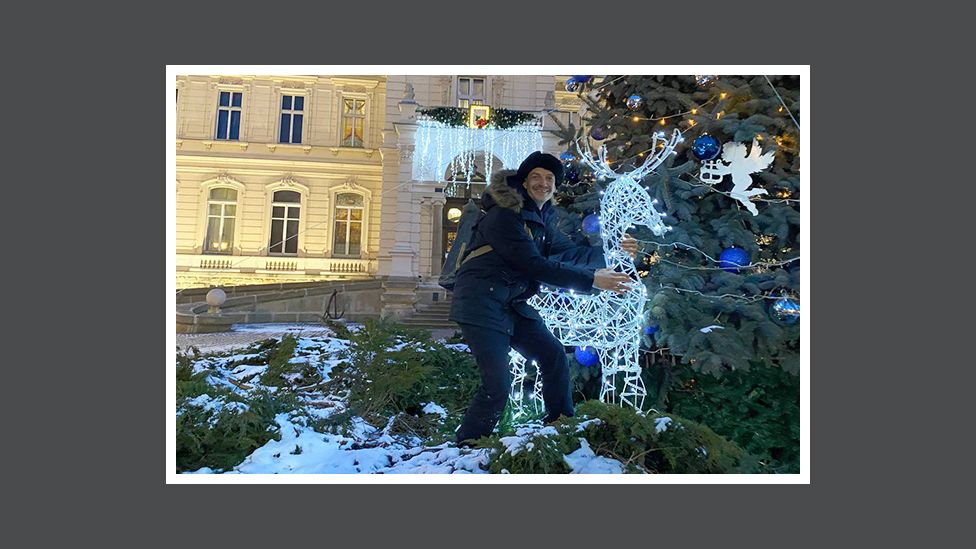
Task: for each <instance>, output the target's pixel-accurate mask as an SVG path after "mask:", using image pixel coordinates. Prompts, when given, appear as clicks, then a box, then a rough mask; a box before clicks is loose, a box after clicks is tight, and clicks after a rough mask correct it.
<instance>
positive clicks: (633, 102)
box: [627, 93, 644, 111]
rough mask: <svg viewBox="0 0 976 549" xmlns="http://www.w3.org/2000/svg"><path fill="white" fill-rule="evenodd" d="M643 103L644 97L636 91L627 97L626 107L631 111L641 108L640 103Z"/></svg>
mask: <svg viewBox="0 0 976 549" xmlns="http://www.w3.org/2000/svg"><path fill="white" fill-rule="evenodd" d="M643 104H644V98H643V97H641V96H639V95H637V94H636V93H635V94H634V95H631V96H630V97H628V98H627V108H629V109H630V110H632V111H635V110H637V109H639V108H641V105H643Z"/></svg>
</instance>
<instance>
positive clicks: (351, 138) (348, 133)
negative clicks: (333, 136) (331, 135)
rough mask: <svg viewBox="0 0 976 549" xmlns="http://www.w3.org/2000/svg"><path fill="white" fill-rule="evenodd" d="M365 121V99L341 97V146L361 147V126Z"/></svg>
mask: <svg viewBox="0 0 976 549" xmlns="http://www.w3.org/2000/svg"><path fill="white" fill-rule="evenodd" d="M365 121H366V100H365V99H360V98H356V97H343V98H342V146H344V147H362V146H363V126H364V125H365Z"/></svg>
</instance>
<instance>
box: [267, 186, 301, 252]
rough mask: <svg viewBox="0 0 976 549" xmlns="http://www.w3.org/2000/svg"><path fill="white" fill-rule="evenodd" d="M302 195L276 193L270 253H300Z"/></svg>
mask: <svg viewBox="0 0 976 549" xmlns="http://www.w3.org/2000/svg"><path fill="white" fill-rule="evenodd" d="M301 204H302V195H301V193H298V192H295V191H275V193H274V196H273V199H272V203H271V239H270V241H269V242H268V253H272V254H285V255H290V254H297V253H298V221H299V218H300V216H301Z"/></svg>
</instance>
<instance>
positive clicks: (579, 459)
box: [563, 438, 624, 475]
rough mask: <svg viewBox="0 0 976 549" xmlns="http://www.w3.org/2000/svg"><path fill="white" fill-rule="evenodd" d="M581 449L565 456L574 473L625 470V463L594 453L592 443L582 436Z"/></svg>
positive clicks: (600, 472) (602, 472) (604, 472)
mask: <svg viewBox="0 0 976 549" xmlns="http://www.w3.org/2000/svg"><path fill="white" fill-rule="evenodd" d="M579 441H580V447H579V450H576V451H575V452H573V453H572V454H568V455H566V456H564V457H563V459H565V460H566V463H568V464H569V467H570V469H572V474H575V475H580V474H590V475H592V474H598V475H599V474H615V475H619V474H621V473H623V472H624V465H623V463H620V462H619V461H617V460H615V459H610V458H605V457H603V456H598V455H596V454H595V453H593V449H592V448H590V443H589V442H587V441H586V439H585V438H580V439H579Z"/></svg>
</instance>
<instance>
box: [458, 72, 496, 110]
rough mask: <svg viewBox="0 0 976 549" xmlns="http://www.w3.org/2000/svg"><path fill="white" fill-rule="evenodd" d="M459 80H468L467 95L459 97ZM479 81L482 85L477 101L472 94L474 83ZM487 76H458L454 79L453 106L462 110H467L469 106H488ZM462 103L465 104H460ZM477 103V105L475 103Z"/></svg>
mask: <svg viewBox="0 0 976 549" xmlns="http://www.w3.org/2000/svg"><path fill="white" fill-rule="evenodd" d="M461 80H468V81H469V84H468V93H466V94H464V95H463V96H462V95H461ZM475 80H481V81H482V82H483V83H484V87H483V88H482V92H483V93H482V97H481V98H480V99H479V98H477V97H475V94H474V81H475ZM488 82H489V80H488V76H487V75H466V74H465V75H459V76H455V77H454V86H453V90H452V91H453V94H452V95H453V96H454V106H456V107H460V108H463V109H468V108H470V107H471V105H488V104H489V103H488V97H490V94H489V90H488ZM462 101H464V102H465V104H464V105H462V104H461V102H462ZM476 101H477V103H476Z"/></svg>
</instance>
